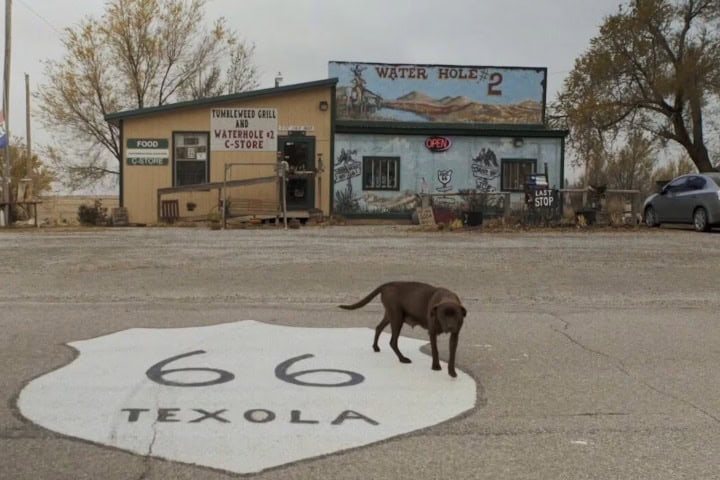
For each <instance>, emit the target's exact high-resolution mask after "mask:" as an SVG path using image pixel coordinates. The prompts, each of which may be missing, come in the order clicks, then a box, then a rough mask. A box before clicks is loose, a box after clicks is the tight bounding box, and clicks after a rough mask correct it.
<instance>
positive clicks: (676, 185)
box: [665, 177, 688, 192]
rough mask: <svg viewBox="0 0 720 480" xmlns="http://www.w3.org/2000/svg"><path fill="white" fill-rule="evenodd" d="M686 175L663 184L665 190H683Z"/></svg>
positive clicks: (686, 178)
mask: <svg viewBox="0 0 720 480" xmlns="http://www.w3.org/2000/svg"><path fill="white" fill-rule="evenodd" d="M687 180H688V177H678V178H676V179H675V180H673V181H672V182H670V183H668V184H667V185H666V186H665V190H666V191H672V192H677V191H680V190H683V189H684V188H685V186H686V184H687Z"/></svg>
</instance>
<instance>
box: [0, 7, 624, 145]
mask: <svg viewBox="0 0 720 480" xmlns="http://www.w3.org/2000/svg"><path fill="white" fill-rule="evenodd" d="M105 3H106V2H105V1H104V0H12V16H11V19H12V28H11V34H12V35H11V37H12V38H11V46H12V61H11V79H10V97H11V99H10V122H9V127H10V133H11V135H12V136H13V137H15V136H21V137H25V135H26V128H25V112H26V108H25V74H28V75H29V77H30V89H31V91H35V89H36V88H37V85H38V84H42V83H44V82H45V81H46V79H45V78H44V77H43V70H44V69H43V62H44V61H45V60H59V59H61V58H62V56H63V48H62V45H61V42H60V39H61V37H62V32H63V29H65V28H67V27H73V26H75V25H77V24H78V22H79V21H80V20H81V19H82V18H83V17H84V16H86V15H91V16H95V17H99V16H101V15H102V13H103V10H104V7H105ZM620 3H622V1H621V0H443V1H440V0H362V1H359V2H358V1H355V2H351V1H347V0H209V1H208V2H207V6H206V20H207V21H210V20H212V19H215V18H218V17H225V19H226V21H227V24H228V25H229V26H230V27H231V28H233V29H234V30H235V31H236V32H237V33H238V34H239V36H240V37H241V38H242V39H243V40H245V41H247V42H249V43H253V44H254V45H255V55H254V60H255V64H256V66H257V67H258V70H259V73H260V88H266V87H272V86H273V85H274V79H275V77H276V76H277V74H278V72H280V73H281V74H282V78H283V80H282V85H290V84H293V83H300V82H306V81H313V80H320V79H323V78H327V77H328V62H329V61H355V62H381V63H411V64H446V65H468V66H483V65H492V66H527V67H546V68H547V69H548V96H547V99H548V102H551V101H553V100H554V99H555V97H556V95H557V92H558V91H559V89H560V88H561V87H562V82H563V80H564V78H565V76H566V75H567V73H568V72H569V71H570V70H571V69H572V67H573V64H574V61H575V58H577V57H578V56H579V55H581V54H582V53H583V51H584V50H585V49H587V48H588V46H589V42H590V39H591V38H592V37H594V36H595V35H597V33H598V28H599V26H600V25H601V23H602V22H603V19H604V17H605V16H606V15H609V14H612V13H614V12H616V11H617V8H618V5H619V4H620ZM0 8H2V7H0ZM4 18H5V15H4V13H3V19H4ZM0 29H1V31H2V35H0V36H1V37H2V39H0V41H2V45H3V51H4V44H5V41H4V38H5V23H4V21H3V23H2V24H0ZM32 101H33V100H31V102H32ZM33 108H36V106H33V107H31V119H32V111H33ZM31 134H32V143H33V148H36V146H40V145H42V144H43V143H47V142H48V141H49V139H50V133H49V132H47V131H44V130H43V126H42V125H41V124H40V122H39V121H36V120H31Z"/></svg>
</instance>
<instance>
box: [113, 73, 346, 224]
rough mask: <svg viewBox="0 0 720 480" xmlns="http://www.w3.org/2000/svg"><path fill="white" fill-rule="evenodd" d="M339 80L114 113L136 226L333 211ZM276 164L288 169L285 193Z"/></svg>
mask: <svg viewBox="0 0 720 480" xmlns="http://www.w3.org/2000/svg"><path fill="white" fill-rule="evenodd" d="M336 82H337V79H334V78H332V79H328V80H320V81H315V82H308V83H301V84H295V85H288V86H282V87H276V88H269V89H263V90H256V91H252V92H244V93H238V94H233V95H226V96H222V97H214V98H207V99H202V100H196V101H189V102H182V103H175V104H169V105H163V106H159V107H151V108H143V109H138V110H130V111H123V112H117V113H112V114H109V115H107V116H106V117H105V119H106V120H107V121H108V122H110V123H112V124H114V125H116V126H118V128H119V129H120V135H121V145H122V149H123V152H122V159H123V161H122V163H121V168H120V199H119V203H120V206H123V207H125V208H127V212H128V221H129V223H131V224H154V223H157V222H160V221H170V220H175V219H177V218H183V219H184V218H197V219H207V218H208V217H213V216H216V217H217V216H222V208H221V205H222V200H223V198H225V199H226V200H227V201H226V203H225V205H226V208H225V214H226V215H228V216H237V215H247V214H263V217H264V218H267V217H272V216H274V214H275V212H279V207H280V203H281V198H282V197H283V195H282V193H283V192H282V190H284V193H285V197H286V202H287V209H288V212H291V213H289V215H288V216H291V217H292V216H295V217H299V218H303V217H307V216H309V214H310V213H311V212H313V211H317V210H320V211H322V213H323V214H325V215H327V214H329V212H330V208H331V207H330V205H331V194H330V192H331V183H330V182H331V175H332V169H331V159H332V158H333V145H332V143H333V142H332V138H333V114H334V111H335V104H334V102H335V84H336ZM279 160H285V161H287V162H288V164H289V167H290V171H289V176H288V179H287V181H286V185H285V186H284V188H283V187H282V186H281V182H280V181H279V180H278V175H277V165H278V161H279Z"/></svg>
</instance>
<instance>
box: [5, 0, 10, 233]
mask: <svg viewBox="0 0 720 480" xmlns="http://www.w3.org/2000/svg"><path fill="white" fill-rule="evenodd" d="M11 27H12V0H5V71H4V75H3V78H4V83H3V114H4V115H5V139H6V142H5V169H4V170H3V201H4V202H5V225H6V226H8V227H9V226H10V53H11V52H12V49H11V45H10V40H11V38H12V36H11Z"/></svg>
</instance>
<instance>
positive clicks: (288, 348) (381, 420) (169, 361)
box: [18, 320, 476, 473]
mask: <svg viewBox="0 0 720 480" xmlns="http://www.w3.org/2000/svg"><path fill="white" fill-rule="evenodd" d="M373 334H374V330H371V329H367V328H298V327H286V326H277V325H270V324H264V323H259V322H255V321H252V320H247V321H242V322H236V323H230V324H222V325H216V326H207V327H196V328H172V329H145V328H135V329H130V330H124V331H122V332H118V333H114V334H110V335H107V336H104V337H99V338H95V339H91V340H84V341H78V342H73V343H71V344H70V345H71V346H72V347H74V348H76V349H77V350H78V351H79V352H80V355H79V357H78V358H77V359H76V360H75V361H73V362H71V363H70V364H69V365H67V366H65V367H63V368H61V369H59V370H56V371H55V372H52V373H49V374H47V375H44V376H42V377H40V378H38V379H36V380H34V381H32V382H31V383H30V384H29V385H28V386H27V387H25V389H24V390H23V391H22V392H21V394H20V397H19V400H18V406H19V408H20V411H21V413H22V414H23V415H24V416H25V417H27V418H28V419H30V420H31V421H33V422H35V423H37V424H39V425H41V426H43V427H45V428H47V429H50V430H53V431H56V432H58V433H61V434H64V435H68V436H71V437H77V438H81V439H85V440H89V441H92V442H97V443H100V444H103V445H108V446H113V447H117V448H121V449H124V450H128V451H131V452H135V453H138V454H141V455H151V456H155V457H160V458H165V459H168V460H174V461H179V462H185V463H192V464H197V465H203V466H207V467H212V468H218V469H223V470H228V471H232V472H236V473H252V472H258V471H260V470H263V469H266V468H269V467H274V466H278V465H283V464H286V463H290V462H294V461H298V460H302V459H306V458H311V457H316V456H319V455H325V454H329V453H333V452H338V451H340V450H345V449H349V448H354V447H359V446H362V445H367V444H369V443H373V442H377V441H380V440H383V439H386V438H389V437H393V436H396V435H401V434H404V433H408V432H411V431H414V430H418V429H421V428H425V427H429V426H431V425H435V424H438V423H440V422H443V421H445V420H448V419H450V418H453V417H455V416H457V415H459V414H461V413H463V412H465V411H467V410H469V409H471V408H473V407H474V405H475V399H476V393H475V382H474V380H473V379H472V378H471V377H470V376H468V375H467V374H465V373H463V372H461V371H459V370H458V377H457V378H455V379H453V378H451V377H449V376H448V375H447V373H446V369H447V365H446V364H445V363H444V362H443V372H434V371H432V370H431V369H430V363H431V359H430V357H429V356H428V355H425V354H423V353H421V352H420V351H419V348H420V347H421V346H422V345H425V344H427V343H428V342H427V341H426V340H417V339H412V338H407V337H401V339H400V348H401V349H402V350H403V353H405V354H406V355H407V356H408V357H409V358H411V359H412V360H413V363H412V364H400V363H399V362H398V361H397V358H396V356H395V354H394V353H393V352H392V351H391V350H390V348H389V346H388V340H389V335H388V334H384V335H383V336H382V337H381V340H382V343H381V348H383V351H382V352H381V353H379V354H378V353H374V352H373V351H372V349H371V347H370V345H371V344H372V337H373Z"/></svg>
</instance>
